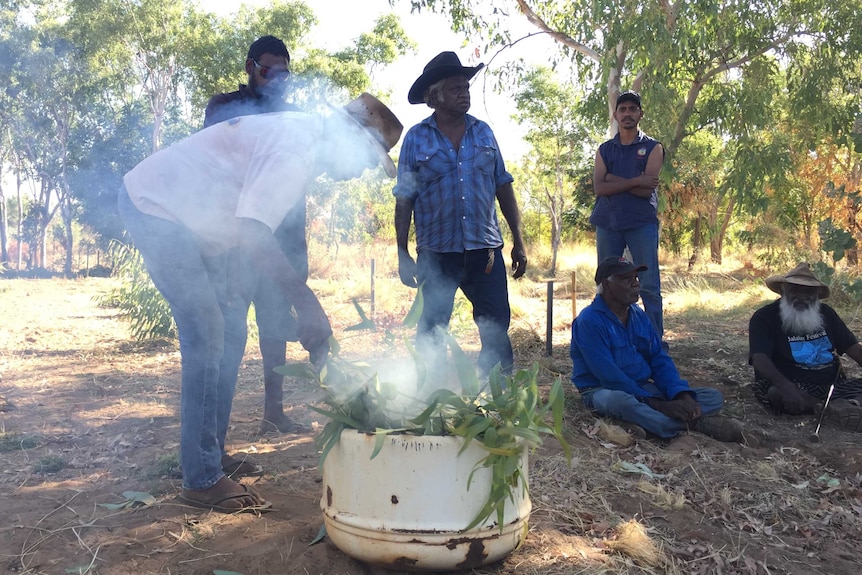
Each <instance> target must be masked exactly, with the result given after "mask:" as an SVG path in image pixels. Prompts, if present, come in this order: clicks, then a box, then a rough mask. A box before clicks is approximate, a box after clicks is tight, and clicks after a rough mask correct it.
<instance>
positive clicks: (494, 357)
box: [416, 248, 514, 373]
mask: <svg viewBox="0 0 862 575" xmlns="http://www.w3.org/2000/svg"><path fill="white" fill-rule="evenodd" d="M489 253H493V254H494V255H493V258H494V260H493V265H492V266H491V268H490V270H489V269H488V262H489V260H490V257H489ZM416 265H417V279H418V281H419V285H421V286H422V295H423V298H424V303H425V305H424V307H423V308H422V315H421V317H420V318H419V326H418V328H417V332H416V346H417V348H419V351H421V352H423V353H427V352H428V351H429V350H428V348H429V347H430V348H432V349H434V348H436V349H438V350H439V349H440V348H441V347H442V345H443V342H442V341H441V340H440V337H439V334H438V333H437V330H438V329H442V330H445V329H446V328H447V327H448V326H449V320H450V319H451V318H452V308H453V306H454V304H455V292H456V290H457V289H458V288H461V291H462V292H464V295H465V296H466V297H467V299H468V300H469V301H470V303H471V304H473V321H475V322H476V327H478V328H479V339H480V340H481V342H482V350H481V351H480V352H479V359H478V362H477V363H478V366H479V369H480V370H481V371H482V372H483V373H488V372H489V371H491V368H493V367H494V366H495V365H497V364H498V363H499V364H501V366H502V368H503V372H504V373H511V372H512V366H513V364H514V355H513V353H512V342H511V341H510V340H509V333H508V332H509V322H510V321H511V316H512V312H511V310H510V308H509V292H508V287H507V283H506V266H505V264H504V263H503V251H502V250H501V249H500V248H497V249H493V250H487V249H483V250H469V251H466V252H461V253H436V252H431V251H428V250H422V251H420V252H419V255H418V257H417V260H416Z"/></svg>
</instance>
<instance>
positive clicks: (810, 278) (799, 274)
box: [766, 262, 829, 299]
mask: <svg viewBox="0 0 862 575" xmlns="http://www.w3.org/2000/svg"><path fill="white" fill-rule="evenodd" d="M784 284H793V285H797V286H806V287H816V288H820V291H819V292H817V297H818V298H820V299H826V298H828V297H829V286H828V285H826V284H825V283H823V282H822V281H820V280H819V279H817V277H816V276H815V275H814V273H813V272H812V271H811V269H810V268H809V267H808V263H807V262H802V263H801V264H799V265H798V266H796V267H795V268H793V269H792V270H790V271H789V272H787V274H786V275H783V276H772V277H768V278H766V287H768V288H769V289H771V290H772V291H774V292H775V293H777V294H781V291H782V289H783V288H784Z"/></svg>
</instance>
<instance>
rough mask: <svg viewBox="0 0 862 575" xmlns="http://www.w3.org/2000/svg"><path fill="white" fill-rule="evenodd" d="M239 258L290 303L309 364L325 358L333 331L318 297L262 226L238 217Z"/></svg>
mask: <svg viewBox="0 0 862 575" xmlns="http://www.w3.org/2000/svg"><path fill="white" fill-rule="evenodd" d="M239 237H240V242H239V243H240V246H239V248H240V249H239V255H240V257H242V258H248V260H249V262H250V263H251V266H252V267H253V268H255V269H256V271H257V273H258V274H259V275H269V276H271V277H272V278H273V279H274V280H275V285H277V286H278V288H279V290H281V291H282V292H283V293H284V296H285V299H287V300H288V301H290V302H291V303H292V304H293V307H294V309H295V310H296V315H297V324H298V326H299V341H300V343H301V344H302V347H304V348H305V349H306V350H308V351H309V353H310V354H311V357H312V361H315V359H324V358H325V356H326V353H327V352H328V351H329V337H330V336H331V335H332V328H331V327H330V325H329V319H328V318H327V317H326V313H325V312H324V311H323V307H321V305H320V302H319V301H318V300H317V296H315V295H314V292H312V291H311V288H309V287H308V286H307V285H306V283H305V281H304V280H303V279H302V277H301V276H300V275H299V274H298V273H297V272H296V270H294V269H293V267H292V266H291V265H290V262H289V261H288V260H287V257H286V256H285V255H284V253H283V252H282V251H281V248H280V247H279V245H278V243H277V242H276V241H275V237H274V236H273V235H272V230H270V229H269V228H268V227H267V226H266V225H265V224H263V223H261V222H259V221H256V220H253V219H250V218H240V234H239Z"/></svg>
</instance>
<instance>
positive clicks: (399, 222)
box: [395, 198, 413, 252]
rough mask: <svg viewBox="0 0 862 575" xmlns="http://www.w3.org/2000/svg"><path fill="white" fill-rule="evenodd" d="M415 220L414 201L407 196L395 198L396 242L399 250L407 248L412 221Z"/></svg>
mask: <svg viewBox="0 0 862 575" xmlns="http://www.w3.org/2000/svg"><path fill="white" fill-rule="evenodd" d="M412 221H413V202H412V201H410V200H408V199H405V198H396V199H395V242H396V245H397V246H398V251H401V250H403V251H405V252H406V251H408V250H407V240H408V238H409V237H410V223H411V222H412Z"/></svg>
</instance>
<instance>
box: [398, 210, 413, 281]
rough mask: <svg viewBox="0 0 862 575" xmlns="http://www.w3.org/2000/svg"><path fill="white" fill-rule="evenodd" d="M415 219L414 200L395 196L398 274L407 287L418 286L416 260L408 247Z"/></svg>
mask: <svg viewBox="0 0 862 575" xmlns="http://www.w3.org/2000/svg"><path fill="white" fill-rule="evenodd" d="M412 219H413V200H408V199H406V198H401V197H398V198H395V244H396V245H397V246H398V276H399V277H400V278H401V283H403V284H404V285H406V286H407V287H416V286H417V285H418V282H417V272H418V270H417V268H416V261H415V260H414V259H413V257H412V256H411V255H410V251H409V250H408V249H407V241H408V239H409V238H410V221H411V220H412Z"/></svg>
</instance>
